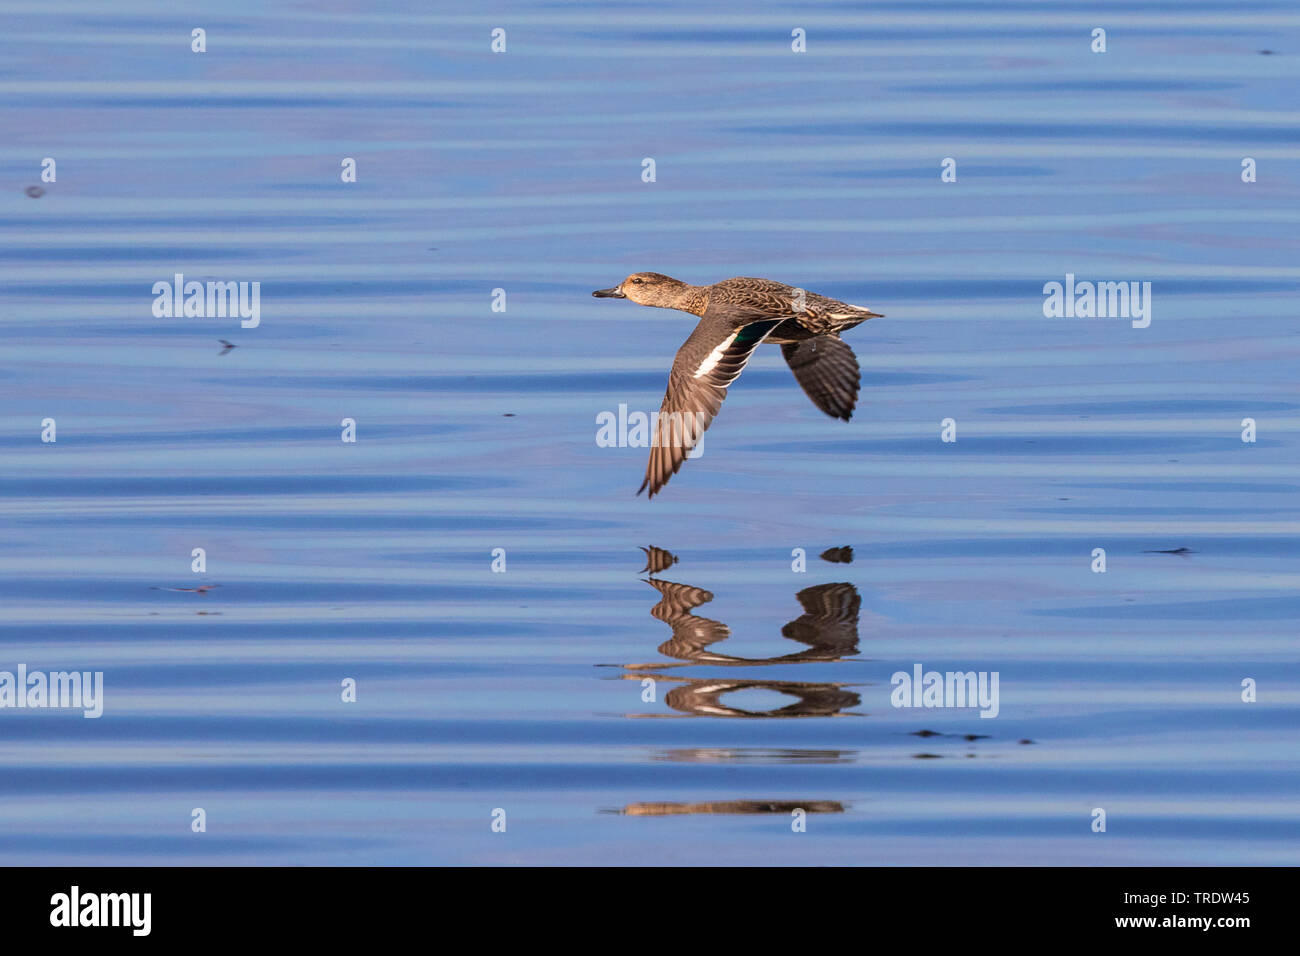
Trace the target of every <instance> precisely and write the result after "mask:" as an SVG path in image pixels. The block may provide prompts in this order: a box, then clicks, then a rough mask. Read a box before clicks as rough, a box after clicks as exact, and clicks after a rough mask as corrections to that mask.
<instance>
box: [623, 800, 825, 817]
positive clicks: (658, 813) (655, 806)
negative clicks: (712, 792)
mask: <svg viewBox="0 0 1300 956" xmlns="http://www.w3.org/2000/svg"><path fill="white" fill-rule="evenodd" d="M844 808H845V805H844V804H842V803H840V802H839V801H838V800H712V801H709V802H708V803H629V804H628V805H627V806H625V807H624V808H623V809H622V810H621V811H620V812H621V813H623V814H625V815H627V816H633V817H663V816H678V815H683V814H694V813H780V814H784V815H787V816H788V815H789V814H790V812H791V811H792V810H803V811H804V812H805V813H843V812H844Z"/></svg>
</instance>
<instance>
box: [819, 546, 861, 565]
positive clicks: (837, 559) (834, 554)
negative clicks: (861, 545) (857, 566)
mask: <svg viewBox="0 0 1300 956" xmlns="http://www.w3.org/2000/svg"><path fill="white" fill-rule="evenodd" d="M821 557H822V560H823V561H829V562H831V564H852V563H853V549H852V548H851V547H849V546H848V545H845V546H844V547H842V548H827V549H826V550H825V551H823V552H822V555H821Z"/></svg>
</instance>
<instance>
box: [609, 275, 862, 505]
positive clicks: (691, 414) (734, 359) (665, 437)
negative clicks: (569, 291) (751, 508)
mask: <svg viewBox="0 0 1300 956" xmlns="http://www.w3.org/2000/svg"><path fill="white" fill-rule="evenodd" d="M592 295H594V296H596V297H597V298H606V299H630V300H631V301H633V302H635V303H637V304H638V305H648V306H654V307H656V308H660V309H678V310H679V311H682V312H690V313H691V314H692V315H698V316H699V317H700V324H699V325H697V326H696V327H695V331H694V332H692V333H691V335H690V337H689V338H688V339H687V340H686V342H685V343H684V344H683V345H682V347H681V348H680V349H678V351H677V357H676V358H675V359H673V367H672V371H670V372H669V373H668V391H667V393H666V394H665V395H664V401H663V405H662V407H661V408H660V410H659V418H658V420H657V422H656V424H655V426H654V434H653V436H652V438H651V443H650V446H651V447H650V461H649V464H648V465H647V466H646V473H645V481H643V482H642V483H641V487H640V489H639V490H638V491H637V494H641V492H642V491H645V490H646V489H647V488H649V489H650V497H651V498H653V497H654V496H655V495H656V494H658V493H659V492H660V491H662V490H663V487H664V485H666V484H667V483H668V479H670V478H671V477H672V476H673V475H675V474H677V470H678V469H679V468H681V467H682V461H683V460H685V458H686V456H687V454H688V453H689V452H690V450H691V449H692V448H694V447H695V445H696V444H697V443H698V442H699V441H700V439H701V437H703V435H704V430H705V429H706V428H708V427H709V424H710V423H711V422H712V421H713V419H714V417H715V416H716V415H717V414H718V409H720V408H721V407H722V400H723V399H724V398H726V397H727V387H728V386H729V385H731V383H732V382H734V381H735V380H736V379H737V378H739V377H740V373H741V372H742V371H743V370H744V368H745V364H746V363H747V362H748V361H749V357H750V356H751V355H753V354H754V350H755V349H756V348H758V346H759V345H761V344H762V343H763V342H769V343H771V344H773V345H779V346H781V354H782V355H784V356H785V361H786V364H787V365H789V366H790V370H791V371H792V372H794V377H795V380H796V381H797V382H798V383H799V385H800V387H802V388H803V390H804V392H805V393H806V394H807V395H808V397H809V398H811V399H812V400H813V404H814V405H816V406H817V407H818V408H820V409H821V410H822V411H823V412H825V413H826V414H827V415H830V416H831V417H832V418H840V419H843V420H844V421H848V420H849V418H850V417H851V416H852V415H853V407H854V406H855V405H856V404H857V400H858V386H859V383H860V382H861V375H860V373H859V371H858V360H857V357H856V356H855V355H854V354H853V349H851V348H850V347H849V346H848V344H847V343H846V342H844V340H843V339H841V338H840V333H841V332H844V331H846V330H848V329H851V328H853V327H854V326H856V325H860V324H861V323H863V322H865V321H866V320H867V319H878V318H882V316H881V314H880V313H879V312H872V311H871V310H870V309H865V308H863V307H861V306H857V305H849V304H848V303H846V302H840V301H839V300H838V299H829V298H827V297H826V296H824V295H817V294H816V293H815V292H807V291H805V290H803V289H799V288H796V287H794V286H789V285H786V284H785V283H784V282H774V281H773V280H771V279H751V278H746V277H738V278H735V279H724V280H722V281H721V282H715V283H714V284H713V285H688V284H687V283H685V282H682V281H680V280H678V279H674V278H672V277H670V276H666V275H661V274H660V273H658V272H636V273H633V274H632V275H630V276H628V277H627V278H626V279H624V280H623V281H622V282H621V283H619V284H618V285H616V286H614V288H612V289H598V290H596V291H595V292H593V293H592Z"/></svg>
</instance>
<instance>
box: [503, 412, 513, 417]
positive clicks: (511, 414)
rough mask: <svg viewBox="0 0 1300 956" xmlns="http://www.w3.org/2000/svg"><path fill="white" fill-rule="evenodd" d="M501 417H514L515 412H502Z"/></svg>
mask: <svg viewBox="0 0 1300 956" xmlns="http://www.w3.org/2000/svg"><path fill="white" fill-rule="evenodd" d="M501 417H502V418H514V417H515V413H514V412H502V413H501Z"/></svg>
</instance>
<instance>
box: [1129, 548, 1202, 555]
mask: <svg viewBox="0 0 1300 956" xmlns="http://www.w3.org/2000/svg"><path fill="white" fill-rule="evenodd" d="M1142 553H1143V554H1195V553H1196V552H1195V551H1193V550H1192V549H1191V548H1167V549H1165V550H1163V551H1143V552H1142Z"/></svg>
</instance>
